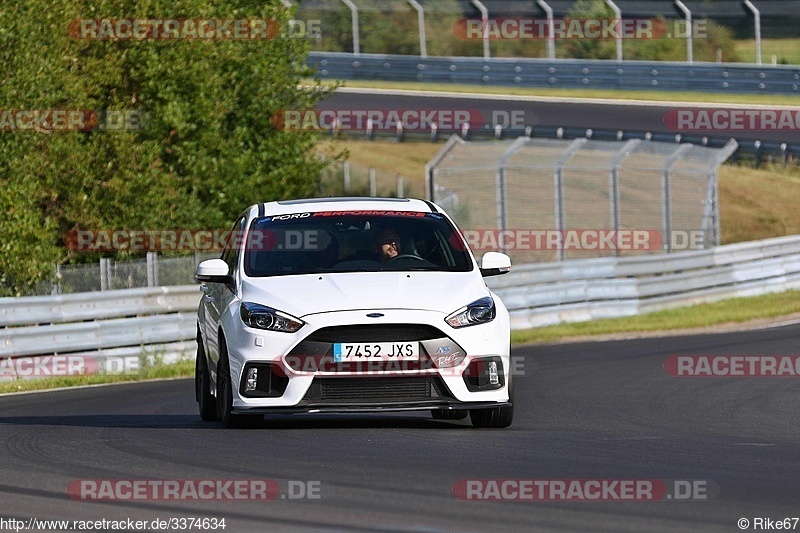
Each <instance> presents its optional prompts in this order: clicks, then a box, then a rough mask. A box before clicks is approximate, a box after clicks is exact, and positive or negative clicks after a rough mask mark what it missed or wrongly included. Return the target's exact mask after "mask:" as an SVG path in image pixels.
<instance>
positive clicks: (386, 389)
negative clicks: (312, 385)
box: [319, 377, 431, 400]
mask: <svg viewBox="0 0 800 533" xmlns="http://www.w3.org/2000/svg"><path fill="white" fill-rule="evenodd" d="M319 384H320V392H321V399H322V400H386V399H403V400H424V399H427V398H431V378H429V377H425V378H331V379H320V380H319Z"/></svg>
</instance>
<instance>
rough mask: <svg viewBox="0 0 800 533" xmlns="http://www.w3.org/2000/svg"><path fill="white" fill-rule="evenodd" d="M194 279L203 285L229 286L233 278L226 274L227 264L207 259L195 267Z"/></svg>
mask: <svg viewBox="0 0 800 533" xmlns="http://www.w3.org/2000/svg"><path fill="white" fill-rule="evenodd" d="M194 279H196V280H197V281H200V282H203V283H225V284H229V283H230V282H231V281H232V279H233V278H232V277H231V275H230V273H229V272H228V263H226V262H225V261H223V260H222V259H209V260H207V261H203V262H202V263H200V264H199V265H197V272H195V274H194Z"/></svg>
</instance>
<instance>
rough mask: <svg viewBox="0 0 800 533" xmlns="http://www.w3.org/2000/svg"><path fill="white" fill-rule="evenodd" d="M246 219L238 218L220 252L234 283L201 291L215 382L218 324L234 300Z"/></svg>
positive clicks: (207, 285) (215, 285)
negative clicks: (237, 268)
mask: <svg viewBox="0 0 800 533" xmlns="http://www.w3.org/2000/svg"><path fill="white" fill-rule="evenodd" d="M246 221H247V219H246V218H245V217H244V216H241V217H239V219H238V220H237V221H236V223H235V224H234V225H233V229H232V231H231V237H230V238H229V239H228V242H227V244H226V246H225V249H224V250H223V252H222V256H221V259H222V260H223V261H225V262H226V263H227V264H228V273H230V274H232V275H233V278H234V282H233V283H232V284H231V285H226V284H224V283H207V284H205V285H206V286H205V288H204V289H203V292H204V294H203V307H204V311H205V313H204V315H205V320H204V330H205V331H204V336H205V339H206V347H207V349H208V355H209V358H210V359H211V365H210V366H211V368H210V370H211V373H212V378H213V379H214V380H215V381H216V372H217V362H218V361H219V324H220V318H221V317H222V313H224V312H225V309H226V308H227V307H228V305H229V304H230V302H231V300H232V299H233V298H235V294H234V288H235V287H236V283H237V282H238V272H237V271H236V266H237V263H238V259H239V249H240V246H238V245H240V244H241V241H242V239H241V236H242V235H244V226H245V222H246Z"/></svg>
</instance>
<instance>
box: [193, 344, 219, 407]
mask: <svg viewBox="0 0 800 533" xmlns="http://www.w3.org/2000/svg"><path fill="white" fill-rule="evenodd" d="M194 396H195V400H196V401H197V403H198V407H199V410H200V418H201V419H203V420H204V421H206V422H213V421H214V420H216V419H217V405H216V399H215V398H214V395H212V394H211V375H210V373H209V372H208V361H207V360H206V351H205V349H204V348H203V338H202V337H201V336H200V332H199V331H198V332H197V357H196V358H195V365H194Z"/></svg>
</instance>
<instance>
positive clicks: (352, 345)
mask: <svg viewBox="0 0 800 533" xmlns="http://www.w3.org/2000/svg"><path fill="white" fill-rule="evenodd" d="M333 360H334V361H335V362H336V363H342V362H346V361H419V343H418V342H337V343H334V345H333Z"/></svg>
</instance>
